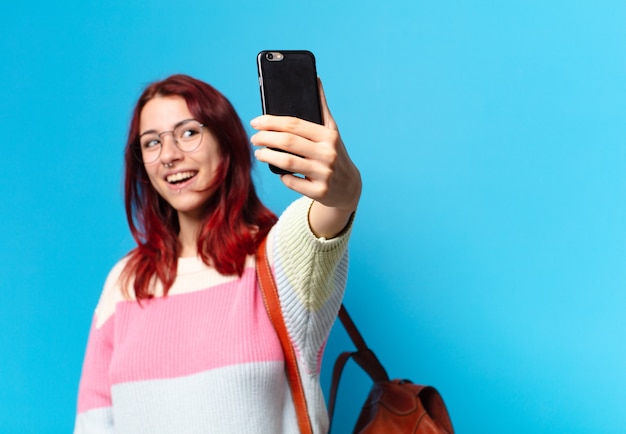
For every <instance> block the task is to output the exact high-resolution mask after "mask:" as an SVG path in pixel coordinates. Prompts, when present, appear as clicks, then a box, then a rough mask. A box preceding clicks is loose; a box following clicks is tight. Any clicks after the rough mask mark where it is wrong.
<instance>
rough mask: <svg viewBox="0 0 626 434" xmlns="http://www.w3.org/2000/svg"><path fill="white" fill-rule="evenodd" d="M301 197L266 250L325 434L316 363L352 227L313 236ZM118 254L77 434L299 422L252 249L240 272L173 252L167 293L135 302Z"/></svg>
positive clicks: (282, 428) (99, 310)
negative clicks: (125, 289)
mask: <svg viewBox="0 0 626 434" xmlns="http://www.w3.org/2000/svg"><path fill="white" fill-rule="evenodd" d="M310 205H311V200H310V199H307V198H301V199H299V200H297V201H295V202H294V203H293V204H292V205H291V206H290V207H289V208H287V210H285V212H284V213H283V215H282V216H281V217H280V219H279V220H278V222H277V223H276V225H275V226H274V227H273V228H272V230H271V231H270V233H269V235H268V236H269V238H268V244H267V253H268V257H269V258H270V264H271V265H272V270H273V273H274V276H275V279H276V283H277V286H278V291H279V297H280V301H281V306H282V311H283V315H284V317H285V322H286V324H287V328H288V331H289V335H290V337H291V340H292V342H293V344H294V347H295V348H296V352H297V356H298V364H299V370H300V373H301V375H302V380H303V383H304V388H305V393H306V397H307V405H308V408H309V413H310V414H311V419H312V421H313V424H314V430H315V432H316V433H325V432H326V431H327V430H328V416H327V413H326V406H325V403H324V397H323V394H322V389H321V386H320V381H319V375H320V363H321V357H322V352H323V349H324V344H325V342H326V339H327V337H328V334H329V332H330V328H331V326H332V324H333V322H334V320H335V317H336V314H337V311H338V309H339V305H340V304H341V299H342V297H343V291H344V288H345V284H346V279H347V269H348V257H347V256H348V255H347V243H348V237H349V232H350V230H347V231H346V232H345V233H343V234H342V235H341V236H339V237H337V238H334V239H332V240H325V239H323V238H316V237H315V235H314V234H313V233H312V232H311V230H310V228H309V226H308V210H309V208H310ZM124 264H125V261H124V260H122V261H120V262H119V263H118V264H116V266H115V267H114V268H113V269H112V270H111V272H110V274H109V276H108V278H107V280H106V282H105V285H104V290H103V293H102V296H101V298H100V301H99V302H98V305H97V307H96V310H95V314H94V319H93V323H92V326H91V331H90V335H89V340H88V344H87V350H86V354H85V361H84V365H83V372H82V377H81V380H80V386H79V392H78V413H77V416H76V423H75V429H74V433H75V434H87V433H89V434H92V433H93V434H95V433H118V434H122V433H124V434H141V433H150V434H159V433H163V434H165V433H167V434H172V433H185V434H186V433H219V434H227V433H244V432H254V433H258V434H264V433H267V434H270V433H271V434H277V433H296V432H298V428H297V419H296V415H295V410H294V407H293V402H292V399H291V393H290V390H289V385H288V384H287V380H286V376H285V372H284V357H283V353H282V350H281V347H280V342H279V340H278V337H277V335H276V333H275V331H274V329H273V327H272V325H271V323H270V320H269V318H268V315H267V313H266V310H265V307H264V304H263V300H262V296H261V293H260V289H259V285H258V281H257V278H256V273H255V259H254V257H253V256H250V257H248V258H247V260H246V266H245V271H244V273H243V275H242V276H241V277H239V276H236V275H235V276H224V275H221V274H219V273H218V272H216V271H215V270H214V269H213V268H211V267H209V266H207V265H205V264H204V263H202V261H201V260H200V259H199V258H180V259H179V260H178V270H177V277H176V281H175V283H174V285H173V286H172V288H171V289H170V292H169V295H168V296H167V297H159V296H157V297H155V298H154V299H151V300H148V301H145V302H142V304H141V305H139V304H138V303H137V302H136V301H131V300H125V299H124V298H123V296H122V293H121V289H120V284H119V276H120V273H121V270H122V269H123V267H124ZM159 291H160V289H159V287H158V285H157V294H159Z"/></svg>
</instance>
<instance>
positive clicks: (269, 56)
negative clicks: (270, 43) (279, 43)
mask: <svg viewBox="0 0 626 434" xmlns="http://www.w3.org/2000/svg"><path fill="white" fill-rule="evenodd" d="M266 57H267V60H272V59H273V58H274V55H273V54H272V53H267V55H266Z"/></svg>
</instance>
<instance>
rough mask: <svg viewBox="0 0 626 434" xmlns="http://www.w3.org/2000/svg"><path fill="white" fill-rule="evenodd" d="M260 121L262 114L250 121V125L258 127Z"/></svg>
mask: <svg viewBox="0 0 626 434" xmlns="http://www.w3.org/2000/svg"><path fill="white" fill-rule="evenodd" d="M259 121H260V116H257V117H256V118H254V119H252V120H251V121H250V125H251V126H253V127H256V126H257V125H259Z"/></svg>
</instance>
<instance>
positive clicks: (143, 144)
mask: <svg viewBox="0 0 626 434" xmlns="http://www.w3.org/2000/svg"><path fill="white" fill-rule="evenodd" d="M139 149H140V150H141V161H143V162H144V163H152V162H154V161H156V160H157V159H158V158H159V154H161V138H160V137H159V136H158V134H146V135H143V136H141V138H140V140H139Z"/></svg>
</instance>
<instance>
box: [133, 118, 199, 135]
mask: <svg viewBox="0 0 626 434" xmlns="http://www.w3.org/2000/svg"><path fill="white" fill-rule="evenodd" d="M189 121H195V119H193V118H189V119H183V120H182V121H180V122H177V123H176V124H175V125H174V126H173V127H172V129H171V130H163V131H161V133H164V132H166V131H174V130H175V129H176V128H178V127H180V126H181V125H183V124H185V123H187V122H189ZM151 133H155V134H161V133H159V132H157V130H146V131H144V132H143V133H141V134H139V137H143V136H145V135H146V134H151Z"/></svg>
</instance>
